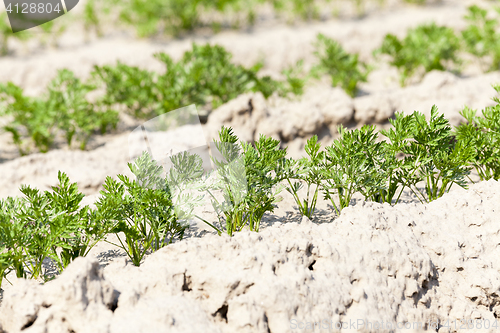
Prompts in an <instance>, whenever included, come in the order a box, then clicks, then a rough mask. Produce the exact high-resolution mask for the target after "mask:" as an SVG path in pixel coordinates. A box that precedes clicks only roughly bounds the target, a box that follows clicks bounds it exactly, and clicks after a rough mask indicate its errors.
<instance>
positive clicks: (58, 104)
mask: <svg viewBox="0 0 500 333" xmlns="http://www.w3.org/2000/svg"><path fill="white" fill-rule="evenodd" d="M94 89H95V86H94V85H91V84H89V83H85V82H82V81H81V80H80V79H78V78H76V77H75V76H74V74H73V73H72V72H70V71H68V70H60V71H58V74H57V76H56V77H55V78H54V79H53V80H52V81H51V82H50V84H49V86H48V89H47V90H48V91H47V93H46V95H45V96H44V97H41V98H37V97H29V96H26V95H25V94H24V92H23V89H22V88H20V87H18V86H16V85H15V84H13V83H12V82H8V83H7V84H0V115H1V114H3V115H8V116H12V118H13V121H12V122H10V123H8V124H7V125H5V126H4V127H3V130H4V131H7V132H10V133H11V134H12V139H13V142H14V144H15V145H16V146H17V147H18V150H19V152H20V154H21V155H25V154H28V153H29V152H30V150H31V149H32V147H33V146H34V147H36V148H37V149H38V150H39V151H41V152H47V151H48V150H49V149H50V148H51V147H52V145H53V144H54V141H55V139H56V136H57V135H59V134H62V135H63V136H64V137H65V139H66V142H67V144H68V145H71V143H72V142H73V141H74V139H76V140H77V141H78V142H79V144H80V148H81V149H85V146H86V144H87V142H88V140H89V138H90V136H91V134H93V133H94V132H95V131H100V132H101V133H102V134H103V133H104V132H105V131H106V130H107V129H108V128H109V127H115V126H116V124H117V122H118V114H117V112H116V111H113V110H110V109H107V108H106V107H103V106H102V105H100V103H99V102H96V103H90V102H89V101H88V100H87V99H86V96H87V94H88V93H90V92H91V91H93V90H94Z"/></svg>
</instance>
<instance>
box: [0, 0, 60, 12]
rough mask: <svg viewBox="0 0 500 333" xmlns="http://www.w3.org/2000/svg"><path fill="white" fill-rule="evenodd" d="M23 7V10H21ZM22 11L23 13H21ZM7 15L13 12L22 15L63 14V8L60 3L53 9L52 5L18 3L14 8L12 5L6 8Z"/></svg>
mask: <svg viewBox="0 0 500 333" xmlns="http://www.w3.org/2000/svg"><path fill="white" fill-rule="evenodd" d="M12 7H15V9H12ZM19 7H21V8H19ZM19 9H21V11H19ZM6 10H7V13H9V14H10V13H12V12H13V11H14V12H15V13H21V14H35V13H40V14H41V13H49V14H50V13H52V12H56V13H59V12H61V10H62V9H61V8H60V7H59V3H57V4H56V5H55V6H54V7H52V4H51V3H42V2H40V3H38V4H37V3H33V2H32V3H29V4H28V3H21V4H18V3H16V4H15V5H14V6H12V4H11V3H9V5H8V6H7V8H6Z"/></svg>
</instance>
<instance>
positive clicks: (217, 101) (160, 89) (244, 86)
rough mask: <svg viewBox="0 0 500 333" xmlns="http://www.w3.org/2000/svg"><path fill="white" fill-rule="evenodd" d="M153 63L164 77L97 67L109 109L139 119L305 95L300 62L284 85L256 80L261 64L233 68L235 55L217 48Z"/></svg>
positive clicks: (124, 67)
mask: <svg viewBox="0 0 500 333" xmlns="http://www.w3.org/2000/svg"><path fill="white" fill-rule="evenodd" d="M155 58H156V59H157V60H159V61H161V62H162V63H164V64H165V67H166V70H165V72H164V73H163V74H160V75H158V74H156V73H153V72H149V71H147V70H142V69H139V68H138V67H132V66H127V65H124V64H122V63H118V64H117V65H116V66H101V67H100V66H96V67H95V68H94V72H93V75H94V77H96V78H97V79H99V80H100V81H101V82H102V83H103V84H104V86H105V88H106V96H105V102H106V104H107V105H115V104H121V105H124V106H125V108H126V110H127V111H128V112H129V113H131V114H132V115H134V116H135V117H137V118H150V117H153V116H155V115H160V114H163V113H167V112H169V111H170V110H175V109H178V108H180V107H182V106H184V105H190V104H197V105H207V104H209V105H210V107H211V108H212V109H215V108H217V107H218V106H220V105H221V104H223V103H226V102H227V101H229V100H231V99H233V98H236V97H237V96H239V95H240V94H242V93H245V92H248V91H260V92H262V93H263V95H264V96H265V97H266V98H267V97H269V96H270V95H271V94H273V93H274V92H277V93H278V94H280V95H287V94H288V93H292V94H301V93H302V92H303V87H304V85H305V78H303V77H302V76H301V73H300V63H298V64H297V66H296V67H292V68H289V69H286V70H285V71H284V75H285V77H286V79H285V80H284V81H277V80H274V79H272V78H270V77H269V76H264V77H260V76H259V75H258V73H259V71H260V69H261V68H262V63H257V64H256V65H254V66H252V67H250V68H246V67H244V66H241V65H237V64H234V63H232V61H231V58H232V55H231V53H229V52H228V51H227V50H226V49H224V48H223V47H222V46H219V45H210V44H206V45H197V44H193V48H192V50H191V51H187V52H186V53H184V56H183V57H182V59H181V60H180V61H178V62H176V61H174V60H173V59H172V58H171V57H170V56H168V55H167V54H165V53H158V54H155Z"/></svg>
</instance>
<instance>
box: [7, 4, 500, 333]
mask: <svg viewBox="0 0 500 333" xmlns="http://www.w3.org/2000/svg"><path fill="white" fill-rule="evenodd" d="M472 3H479V4H482V5H484V6H490V5H491V2H488V1H458V0H457V1H443V2H442V3H441V4H439V5H433V6H427V7H412V6H410V7H405V6H400V7H397V6H396V7H388V9H386V10H381V11H379V12H375V13H370V14H369V15H367V16H366V17H365V18H363V19H359V20H347V21H339V20H329V21H325V22H318V23H314V24H303V25H301V24H298V25H296V26H293V27H290V26H283V25H279V24H277V25H275V26H270V27H266V28H261V29H259V28H258V27H257V28H255V30H254V31H251V32H245V33H242V32H237V31H226V32H222V33H220V34H218V35H215V36H211V37H208V38H201V37H196V36H195V37H192V38H191V37H190V38H186V39H184V40H176V41H170V42H168V43H156V42H153V41H137V40H135V39H130V38H127V37H123V36H108V37H106V38H105V39H103V40H97V41H93V42H91V43H88V44H78V45H73V46H71V45H69V46H68V45H67V46H64V47H62V48H61V49H58V50H46V51H43V52H41V53H40V54H37V55H36V56H34V55H29V56H26V55H24V56H19V57H16V56H9V57H6V58H0V80H1V81H2V82H5V81H7V80H13V81H14V82H15V83H16V84H19V85H21V86H22V87H23V88H25V89H26V90H27V91H28V92H29V93H30V94H33V95H37V94H39V93H40V92H41V91H42V90H43V89H42V88H43V87H45V86H46V83H47V82H48V81H49V80H50V78H51V77H52V76H53V75H54V74H55V72H56V69H58V68H69V69H71V70H74V71H75V73H76V74H77V75H79V76H82V77H85V75H88V73H89V72H90V70H91V68H92V65H93V64H105V63H106V64H110V63H114V62H115V61H116V60H120V61H123V62H124V63H127V64H129V65H139V66H141V67H143V68H147V69H150V70H159V71H160V70H162V68H160V67H159V64H156V63H155V62H154V61H151V59H152V53H154V52H157V51H164V52H167V53H169V54H171V55H172V56H174V57H179V56H180V55H181V54H182V52H184V51H185V50H187V49H189V47H190V45H191V42H192V41H193V40H196V41H198V42H204V41H208V42H214V43H220V44H222V45H223V46H225V47H226V48H227V49H228V50H229V51H231V52H232V53H233V54H234V60H235V61H236V62H239V63H242V64H245V65H250V64H252V63H254V62H255V61H257V60H258V59H259V58H260V57H263V58H264V59H265V71H266V74H271V75H278V73H279V71H280V70H281V69H283V68H284V67H286V66H287V65H289V64H292V63H294V62H295V61H297V60H298V59H300V58H303V59H304V63H305V67H306V68H307V66H310V65H311V64H312V63H313V61H314V58H313V57H312V46H311V42H312V41H313V40H314V38H315V36H316V34H317V33H318V32H322V33H324V34H326V35H328V36H331V37H333V38H335V39H337V40H339V41H340V42H341V43H342V44H343V45H344V46H345V48H346V49H347V50H348V51H350V52H360V57H361V58H362V59H363V60H365V61H370V60H372V59H371V51H372V50H373V49H374V48H375V47H377V46H378V45H380V42H381V41H382V38H383V36H384V35H385V34H386V33H388V32H392V33H396V34H398V35H400V36H402V35H404V32H405V31H406V29H407V28H409V27H412V26H416V25H418V24H420V23H423V22H427V21H430V20H435V21H436V22H437V23H438V24H446V25H448V26H452V27H453V28H456V29H461V28H462V27H463V26H464V24H465V23H464V21H463V20H462V19H460V18H461V17H462V16H463V14H464V13H465V8H466V7H467V6H468V5H470V4H472ZM397 82H398V77H397V72H396V71H395V70H394V69H393V68H390V67H388V66H387V65H384V64H383V63H382V64H379V67H378V68H377V69H376V70H374V72H373V73H372V74H371V75H370V77H369V81H368V82H367V83H364V84H362V85H361V91H360V94H359V95H358V96H356V97H355V98H351V97H349V96H348V95H346V94H345V93H344V92H343V91H342V90H341V89H339V88H332V87H330V86H329V84H328V82H326V81H325V82H323V81H320V82H316V83H311V85H310V86H308V87H307V89H306V92H305V94H304V96H302V97H300V98H297V99H294V100H285V99H280V98H271V99H270V100H267V101H266V100H264V99H263V97H262V96H261V95H259V94H244V95H242V96H240V97H238V98H237V99H235V100H233V101H230V102H229V103H227V104H226V105H223V106H221V107H220V108H219V109H217V110H214V111H213V112H212V114H211V115H210V117H209V120H208V123H207V124H206V125H200V124H195V125H192V126H191V127H189V126H188V127H182V128H178V129H175V130H173V131H171V132H169V133H156V134H154V135H155V137H154V138H153V139H154V140H156V141H155V142H156V143H155V145H156V147H157V148H158V149H159V150H161V149H169V148H170V147H171V146H172V145H174V144H175V145H177V146H178V149H192V148H195V147H199V146H200V142H203V141H204V140H206V139H210V138H213V137H214V135H215V133H216V131H217V130H218V129H219V128H220V126H222V125H226V126H232V127H234V129H235V131H236V133H237V134H238V135H239V136H240V137H241V138H242V139H245V140H248V141H253V140H255V139H256V137H257V136H258V134H261V133H262V134H267V135H270V136H273V137H275V138H279V139H280V140H282V142H283V143H284V146H287V147H288V149H289V153H290V156H293V157H298V156H301V155H302V154H303V147H304V143H305V140H306V139H307V138H308V137H310V136H311V135H313V134H318V135H319V137H320V139H321V142H322V143H323V145H326V144H329V143H331V142H332V140H333V138H335V136H336V130H335V129H336V126H337V125H339V124H345V125H348V126H349V127H350V128H353V127H359V126H361V125H362V124H365V123H370V124H371V123H373V124H377V126H378V127H379V128H384V127H387V126H388V123H387V120H388V119H389V118H390V117H391V116H392V115H393V114H394V112H395V111H403V112H406V113H411V112H413V110H419V111H422V112H423V113H425V114H427V115H428V114H429V112H430V107H431V106H432V105H433V104H436V105H437V106H438V108H439V110H440V111H441V112H443V113H445V115H446V116H447V118H448V119H450V121H451V123H452V124H453V125H457V124H458V122H459V121H460V118H459V116H458V112H459V111H460V110H461V109H462V107H463V106H464V105H468V106H470V107H472V108H483V107H485V106H487V105H491V104H492V101H491V97H493V94H494V90H493V89H492V88H491V86H490V85H491V84H492V83H497V82H500V73H499V72H493V73H488V74H482V73H481V72H480V71H479V70H478V68H477V67H476V66H475V65H474V64H473V63H472V64H470V65H469V66H468V67H466V69H465V70H464V72H463V74H461V75H455V74H452V73H446V72H444V73H441V72H431V73H429V74H427V75H426V76H425V77H424V78H423V80H422V81H421V82H417V81H415V82H413V83H412V84H411V85H409V86H408V87H405V88H401V87H399V86H398V84H397ZM305 115H306V116H305ZM137 125H138V123H137V122H134V121H132V120H130V119H127V118H126V117H124V118H123V119H122V122H121V123H120V126H119V131H117V132H116V133H113V134H110V135H107V136H104V137H96V138H94V139H93V141H92V142H91V144H90V145H89V149H88V150H87V151H77V150H68V149H67V147H64V145H61V146H60V147H58V149H55V150H53V151H51V152H49V153H47V154H32V155H29V156H25V157H19V156H18V155H17V153H16V151H15V147H14V146H13V145H12V144H11V143H10V137H9V136H8V135H7V134H1V135H0V174H1V175H2V177H0V197H1V198H4V197H6V196H12V195H19V191H18V188H19V185H21V184H30V185H33V186H37V187H38V188H40V189H42V190H46V189H49V188H50V186H51V185H54V184H55V183H56V180H57V171H58V170H62V171H65V172H66V173H68V175H69V177H70V179H71V180H72V181H76V182H77V183H78V184H79V187H80V189H81V190H82V191H83V192H84V193H85V194H86V195H87V197H86V198H85V204H90V205H91V204H92V203H93V202H94V201H95V199H96V197H97V195H98V191H99V190H101V189H102V185H101V184H102V183H103V182H104V178H105V177H106V176H107V175H110V176H115V175H117V174H119V173H127V170H126V163H127V161H129V159H130V157H131V155H130V154H132V155H134V154H137V152H133V153H131V151H130V149H129V139H130V132H131V130H132V129H133V128H135V126H137ZM476 180H477V179H476ZM283 197H284V200H283V201H282V202H280V203H279V205H278V208H277V210H276V211H275V212H274V213H273V214H266V216H265V218H264V221H263V225H262V230H261V231H260V232H259V233H252V232H249V231H243V232H241V233H238V234H236V235H235V236H234V237H232V238H229V237H227V236H222V237H219V236H217V235H215V234H213V232H211V231H210V230H209V229H208V228H207V227H206V226H205V225H201V224H193V226H192V227H191V228H190V230H189V232H188V235H187V239H185V240H182V241H176V242H175V243H174V244H172V245H169V246H167V247H166V248H164V249H162V250H160V251H158V252H157V253H154V254H151V255H150V256H148V257H147V258H146V260H145V262H144V264H143V265H141V267H139V268H137V267H134V266H132V265H131V264H130V263H129V262H127V260H126V257H125V254H124V253H123V251H119V250H116V248H114V247H112V246H110V245H109V244H107V243H100V244H98V245H97V246H96V247H95V248H94V249H93V250H92V252H91V253H90V255H89V256H88V257H87V258H81V259H78V260H77V261H75V262H74V263H73V264H71V265H70V267H69V268H68V269H67V270H66V271H65V272H64V273H63V274H62V275H60V276H59V277H57V279H55V280H53V281H51V282H48V283H46V284H45V285H40V284H39V283H38V282H37V281H25V280H20V279H15V278H13V277H9V280H10V281H11V282H12V283H13V285H9V284H8V283H4V285H3V288H4V289H5V290H2V293H3V300H2V303H1V305H0V325H1V329H0V332H1V331H4V332H9V333H11V332H20V331H22V332H51V333H52V332H55V333H57V332H65V333H66V332H78V333H80V332H92V333H93V332H134V333H135V332H151V331H154V332H167V331H168V332H273V333H276V332H278V333H279V332H334V331H339V330H341V331H346V332H347V331H359V332H400V331H405V332H419V331H424V330H426V331H439V332H448V331H452V332H458V331H463V329H465V328H464V325H463V324H464V323H463V322H460V320H462V321H465V323H466V324H467V321H470V320H475V321H474V324H473V326H470V325H469V326H470V327H468V328H467V330H469V331H475V332H478V331H481V332H493V331H496V329H497V328H495V326H494V325H495V323H496V318H497V317H498V316H500V307H499V306H500V305H499V304H500V299H499V295H500V261H499V259H498V258H500V256H499V254H500V253H499V252H498V251H499V249H498V244H500V238H499V237H500V224H499V221H500V213H499V208H498V207H499V203H500V200H499V199H500V184H499V183H498V182H496V181H488V182H482V183H478V184H474V185H471V186H470V189H469V190H463V189H461V188H452V191H451V192H450V193H449V194H446V195H445V196H444V197H443V198H441V199H438V200H436V201H434V202H432V203H430V204H425V205H422V204H420V203H417V202H416V201H415V198H414V197H412V196H411V195H410V194H409V193H405V194H404V196H403V202H404V203H402V204H398V205H396V206H394V207H392V206H389V205H380V204H375V203H365V202H363V201H362V200H361V199H360V198H359V197H357V198H356V200H354V202H353V204H354V203H355V205H354V206H353V207H349V208H347V209H345V210H344V211H343V213H342V216H340V217H336V216H335V215H334V214H333V213H332V209H331V207H330V206H328V205H327V203H326V202H323V201H320V202H319V203H318V211H317V214H316V216H315V217H314V219H313V221H312V222H311V221H309V220H307V219H302V218H301V217H300V216H299V215H298V214H297V210H296V207H294V202H293V199H292V198H291V196H289V195H288V193H286V192H285V193H284V194H283ZM453 320H455V322H452V321H453ZM456 320H458V321H456ZM382 322H383V323H384V324H385V326H382V327H381V326H380V325H383V324H382ZM339 323H340V326H342V325H343V326H342V327H341V329H339V328H340V326H339ZM352 323H356V325H355V326H352ZM370 323H371V326H370V325H369V324H370ZM389 323H390V325H391V326H388V325H389ZM438 323H439V325H438ZM447 323H448V325H446V324H447ZM347 324H349V325H347ZM376 324H377V325H379V326H378V328H376V327H377V326H375V327H374V325H376ZM405 325H406V327H405ZM419 325H420V326H419ZM488 325H489V326H488ZM487 326H488V327H489V328H486V327H487ZM498 326H500V323H497V327H498ZM465 327H467V326H465Z"/></svg>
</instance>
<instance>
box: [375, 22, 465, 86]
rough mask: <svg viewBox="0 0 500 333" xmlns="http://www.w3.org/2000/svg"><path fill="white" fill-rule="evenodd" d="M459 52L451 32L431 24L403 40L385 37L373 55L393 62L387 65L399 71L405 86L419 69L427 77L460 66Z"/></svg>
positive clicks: (420, 27)
mask: <svg viewBox="0 0 500 333" xmlns="http://www.w3.org/2000/svg"><path fill="white" fill-rule="evenodd" d="M459 50H460V39H459V38H458V36H457V35H456V34H455V32H454V31H453V29H451V28H447V27H442V26H437V25H436V24H435V23H434V22H433V23H430V24H423V25H419V26H418V27H416V28H414V29H410V30H409V31H408V33H407V35H406V37H405V38H404V39H402V40H400V39H399V38H398V37H397V36H395V35H393V34H387V35H386V36H385V38H384V41H383V43H382V46H381V47H380V48H379V49H378V50H376V51H375V54H376V55H377V54H380V53H382V54H387V55H389V56H390V57H391V58H392V59H391V62H390V63H391V65H392V66H395V67H397V68H398V69H399V71H400V83H401V85H402V86H404V85H405V84H406V82H407V80H408V79H409V78H410V77H412V76H413V75H414V74H416V73H417V70H419V69H422V70H423V71H424V72H425V73H428V72H430V71H432V70H441V71H442V70H445V69H447V68H451V67H457V65H460V63H461V61H460V59H459V58H458V55H457V52H458V51H459Z"/></svg>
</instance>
